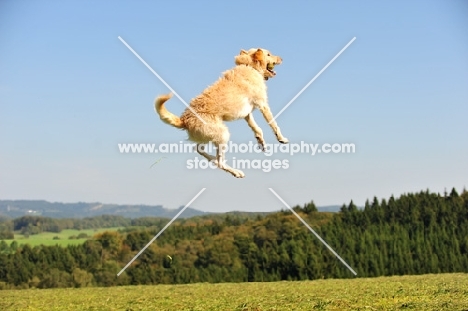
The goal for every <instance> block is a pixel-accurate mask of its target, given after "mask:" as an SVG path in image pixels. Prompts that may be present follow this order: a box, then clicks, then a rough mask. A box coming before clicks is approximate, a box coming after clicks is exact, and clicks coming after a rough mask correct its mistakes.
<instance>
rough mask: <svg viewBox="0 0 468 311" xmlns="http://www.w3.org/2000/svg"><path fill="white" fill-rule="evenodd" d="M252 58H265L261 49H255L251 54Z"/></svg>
mask: <svg viewBox="0 0 468 311" xmlns="http://www.w3.org/2000/svg"><path fill="white" fill-rule="evenodd" d="M252 59H253V60H254V61H257V62H261V61H263V60H264V59H265V55H264V54H263V51H262V49H258V50H257V51H255V53H253V55H252Z"/></svg>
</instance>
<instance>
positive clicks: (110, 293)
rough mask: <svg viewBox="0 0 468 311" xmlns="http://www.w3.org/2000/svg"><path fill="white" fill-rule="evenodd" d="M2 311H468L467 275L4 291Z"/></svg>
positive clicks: (1, 303)
mask: <svg viewBox="0 0 468 311" xmlns="http://www.w3.org/2000/svg"><path fill="white" fill-rule="evenodd" d="M0 310H192V311H195V310H200V311H201V310H223V311H226V310H239V311H240V310H242V311H247V310H256V311H264V310H340V311H343V310H424V311H429V310H437V311H440V310H450V311H467V310H468V275H467V274H461V273H459V274H438V275H435V274H431V275H420V276H393V277H378V278H363V279H348V280H346V279H340V280H339V279H328V280H315V281H300V282H299V281H298V282H289V281H283V282H272V283H223V284H207V283H204V284H188V285H156V286H122V287H108V288H102V287H101V288H70V289H44V290H39V289H29V290H5V291H0Z"/></svg>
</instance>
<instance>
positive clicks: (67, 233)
mask: <svg viewBox="0 0 468 311" xmlns="http://www.w3.org/2000/svg"><path fill="white" fill-rule="evenodd" d="M118 229H121V228H120V227H115V228H99V229H82V230H76V229H64V230H62V231H60V232H58V233H56V232H41V233H39V234H31V235H29V236H28V237H25V236H24V235H22V234H20V233H19V232H15V238H14V239H11V240H4V241H5V242H6V243H7V244H8V245H10V244H11V242H13V241H16V242H17V243H18V245H24V244H29V245H30V246H32V247H34V246H36V245H45V246H52V245H60V246H67V245H78V244H83V243H84V242H85V241H86V240H87V239H88V238H91V237H92V236H93V235H95V234H96V233H100V232H105V231H116V230H118ZM80 234H86V236H87V237H88V238H77V237H78V236H79V235H80ZM70 237H75V238H73V239H70Z"/></svg>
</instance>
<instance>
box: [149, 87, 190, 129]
mask: <svg viewBox="0 0 468 311" xmlns="http://www.w3.org/2000/svg"><path fill="white" fill-rule="evenodd" d="M171 97H172V94H171V93H170V94H166V95H161V96H158V97H157V98H156V100H155V101H154V110H156V112H157V113H158V114H159V117H160V118H161V120H162V121H163V122H164V123H167V124H169V125H172V126H173V127H177V128H179V129H183V128H185V126H184V122H182V120H181V119H180V118H179V117H178V116H176V115H175V114H173V113H171V112H169V111H168V110H167V109H166V107H164V103H165V102H166V101H168V100H169V99H170V98H171Z"/></svg>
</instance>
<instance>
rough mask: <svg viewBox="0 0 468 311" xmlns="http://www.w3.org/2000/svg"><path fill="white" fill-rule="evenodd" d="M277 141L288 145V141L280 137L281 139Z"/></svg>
mask: <svg viewBox="0 0 468 311" xmlns="http://www.w3.org/2000/svg"><path fill="white" fill-rule="evenodd" d="M278 141H279V142H280V143H282V144H287V143H289V139H287V138H286V137H281V138H278Z"/></svg>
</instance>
